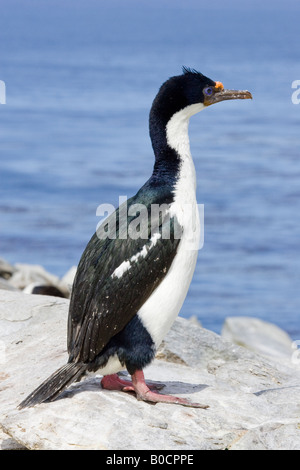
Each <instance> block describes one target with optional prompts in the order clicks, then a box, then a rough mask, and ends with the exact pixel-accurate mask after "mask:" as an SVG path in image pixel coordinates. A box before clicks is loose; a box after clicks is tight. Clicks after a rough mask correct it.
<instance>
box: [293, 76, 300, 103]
mask: <svg viewBox="0 0 300 470" xmlns="http://www.w3.org/2000/svg"><path fill="white" fill-rule="evenodd" d="M292 88H296V90H295V91H294V92H293V93H292V97H291V99H292V103H293V104H300V80H294V81H293V83H292Z"/></svg>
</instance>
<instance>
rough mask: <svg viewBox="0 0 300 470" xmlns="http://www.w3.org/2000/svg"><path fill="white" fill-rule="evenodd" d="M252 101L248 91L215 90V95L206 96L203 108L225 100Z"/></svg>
mask: <svg viewBox="0 0 300 470" xmlns="http://www.w3.org/2000/svg"><path fill="white" fill-rule="evenodd" d="M248 99H252V95H251V93H250V91H248V90H226V89H224V88H223V89H215V93H214V94H213V95H212V96H206V97H205V100H204V105H205V106H210V105H211V104H214V103H219V101H225V100H248Z"/></svg>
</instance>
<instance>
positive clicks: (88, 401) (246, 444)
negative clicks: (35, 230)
mask: <svg viewBox="0 0 300 470" xmlns="http://www.w3.org/2000/svg"><path fill="white" fill-rule="evenodd" d="M68 304H69V301H68V300H67V299H63V298H55V297H47V296H39V295H36V296H31V295H30V296H29V295H25V294H23V293H20V292H11V291H6V290H3V291H1V290H0V326H1V328H0V332H1V333H0V344H1V348H0V363H1V366H0V367H1V369H0V370H1V372H0V425H1V428H2V434H0V442H2V448H3V449H5V448H27V449H109V450H121V449H122V450H123V449H127V450H133V449H134V450H138V449H151V450H162V449H168V450H170V449H173V450H176V451H180V450H182V451H185V450H188V449H190V450H191V449H232V450H234V449H300V419H299V416H300V413H299V411H300V399H299V391H300V367H299V364H298V363H297V361H292V360H291V357H289V356H288V355H287V356H286V359H285V362H283V361H282V360H280V361H278V360H277V358H276V356H272V355H268V356H263V355H261V354H258V353H256V352H253V351H250V350H249V349H246V348H244V347H241V346H238V345H236V344H234V343H233V342H232V341H228V340H227V339H224V338H222V337H220V336H219V335H217V334H215V333H213V332H211V331H208V330H205V329H203V328H201V327H200V326H198V325H196V324H195V323H192V322H189V321H188V320H185V319H183V318H178V320H177V321H176V322H175V324H174V326H173V328H172V330H171V331H170V332H169V334H168V335H167V337H166V338H165V340H164V342H163V344H162V346H161V348H160V350H159V352H158V355H157V358H156V359H155V361H154V362H153V364H151V366H149V367H148V368H147V369H146V370H145V375H146V378H147V379H148V380H149V379H150V380H151V381H153V382H155V381H158V382H163V383H164V384H165V389H164V393H170V394H174V395H182V396H184V397H187V398H190V399H191V401H194V402H195V401H197V402H200V403H203V404H206V405H209V408H208V409H199V408H187V407H183V406H178V405H170V404H163V403H158V404H156V405H151V404H148V403H145V402H141V401H138V400H137V399H136V398H135V396H134V395H133V394H130V393H122V392H114V391H108V390H102V389H101V387H100V376H94V377H87V378H85V379H84V380H83V381H81V382H79V383H75V384H73V385H72V386H71V387H70V388H69V390H67V391H66V392H65V393H64V396H63V398H61V399H59V400H56V401H55V402H52V403H44V404H42V405H39V406H36V407H34V408H30V409H24V410H21V411H20V410H18V409H17V405H18V403H20V401H21V400H23V399H24V398H25V396H26V395H27V394H28V393H29V392H31V391H32V389H33V388H35V387H36V386H37V385H39V384H40V383H41V381H42V380H44V379H45V378H46V377H47V376H48V375H50V374H51V373H52V372H53V371H54V370H55V369H56V368H58V367H59V366H61V365H62V364H64V363H65V362H66V360H67V352H66V323H67V312H68ZM265 341H266V339H265Z"/></svg>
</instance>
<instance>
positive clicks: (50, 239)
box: [0, 0, 300, 339]
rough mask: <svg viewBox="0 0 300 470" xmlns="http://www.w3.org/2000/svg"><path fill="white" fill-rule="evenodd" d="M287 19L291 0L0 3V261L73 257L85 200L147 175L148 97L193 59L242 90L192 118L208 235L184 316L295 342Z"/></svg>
mask: <svg viewBox="0 0 300 470" xmlns="http://www.w3.org/2000/svg"><path fill="white" fill-rule="evenodd" d="M248 3H250V4H248ZM299 19H300V4H299V2H297V1H292V0H287V1H285V2H280V1H277V2H276V1H275V0H274V1H267V0H266V1H264V2H258V1H257V0H254V1H251V2H247V4H246V3H244V2H238V1H234V0H232V1H229V2H226V1H218V0H217V1H215V2H202V1H200V0H197V1H196V0H185V1H184V2H183V1H179V0H151V2H150V1H146V0H126V1H125V0H109V1H108V0H107V1H105V0H81V1H79V0H72V1H71V0H60V1H58V0H51V1H50V0H43V1H41V0H1V2H0V80H2V81H3V82H5V85H6V104H0V183H1V184H0V257H2V258H5V259H6V260H7V261H9V262H10V263H17V262H20V263H31V264H41V265H43V266H44V267H45V268H46V269H47V270H49V271H50V272H52V273H53V274H56V275H58V276H62V275H63V274H65V272H66V271H67V270H68V269H69V268H70V267H71V266H72V265H76V264H77V263H78V261H79V258H80V256H81V253H82V251H83V249H84V248H85V246H86V244H87V242H88V241H89V239H90V237H91V236H92V234H93V232H94V231H95V229H96V226H97V223H98V222H99V217H97V216H96V209H97V207H98V206H99V205H100V204H103V203H111V204H114V205H117V204H118V200H119V196H121V195H122V196H128V197H130V196H132V195H133V194H135V193H136V191H137V190H138V189H139V187H140V186H142V184H143V183H144V182H145V181H146V180H147V179H148V178H149V176H150V174H151V171H152V168H153V162H154V159H153V152H152V148H151V143H150V139H149V135H148V115H149V110H150V107H151V104H152V100H153V99H154V97H155V95H156V93H157V91H158V88H159V87H160V85H161V84H162V83H163V82H164V81H165V80H166V79H167V78H168V77H170V76H172V75H177V74H180V73H181V67H182V66H183V65H185V66H189V67H192V68H195V69H197V70H199V71H201V72H202V73H204V74H205V75H207V76H209V77H210V78H212V79H214V80H220V81H222V82H223V83H224V85H225V87H226V88H237V89H248V90H250V91H251V92H252V94H253V100H252V101H250V100H245V101H231V102H228V101H227V102H223V103H220V104H218V105H216V106H211V107H210V108H208V109H207V110H205V111H204V112H202V113H200V114H198V115H196V116H194V117H193V118H192V120H191V123H190V141H191V149H192V154H193V157H194V161H195V166H196V170H197V180H198V189H197V192H198V203H199V204H204V210H205V240H204V246H203V248H202V250H200V251H199V257H198V263H197V267H196V272H195V276H194V279H193V281H192V284H191V288H190V291H189V294H188V296H187V299H186V301H185V304H184V307H183V309H182V313H181V314H182V315H183V316H185V317H190V316H193V315H195V316H197V318H198V319H199V320H200V321H201V323H202V325H203V326H204V327H205V328H209V329H211V330H213V331H216V332H218V333H219V332H220V331H221V328H222V324H223V322H224V319H225V318H226V317H228V316H236V315H238V316H240V315H242V316H254V317H259V318H261V319H263V320H266V321H270V322H273V323H275V324H277V325H278V326H280V327H281V328H283V329H285V330H286V331H287V332H288V333H289V334H290V335H291V336H292V338H294V339H300V322H299V317H300V104H299V105H297V104H296V103H295V104H294V103H293V102H292V95H293V93H296V91H297V90H295V89H293V88H292V83H293V82H294V81H295V80H300V27H299ZM294 96H295V95H294ZM298 97H299V98H300V93H299V95H298Z"/></svg>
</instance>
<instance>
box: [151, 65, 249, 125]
mask: <svg viewBox="0 0 300 470" xmlns="http://www.w3.org/2000/svg"><path fill="white" fill-rule="evenodd" d="M249 98H252V95H251V93H250V92H249V91H247V90H227V89H225V88H224V86H223V84H222V83H221V82H218V81H217V82H215V81H214V80H211V79H210V78H208V77H206V76H205V75H203V74H202V73H200V72H197V71H196V70H194V69H189V68H187V67H183V74H182V75H178V76H175V77H171V78H169V80H167V81H166V82H165V83H164V84H163V85H162V86H161V88H160V90H159V93H158V95H157V97H156V99H155V100H154V103H153V105H154V106H153V110H155V111H156V112H155V114H157V112H158V114H159V116H160V118H162V119H163V120H164V122H168V121H169V119H170V118H171V117H172V116H173V115H174V114H175V113H177V112H178V111H181V110H184V109H187V115H190V116H192V115H193V114H196V113H197V112H199V111H201V110H202V109H204V108H205V107H207V106H210V105H212V104H214V103H219V102H220V101H224V100H236V99H249Z"/></svg>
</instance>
